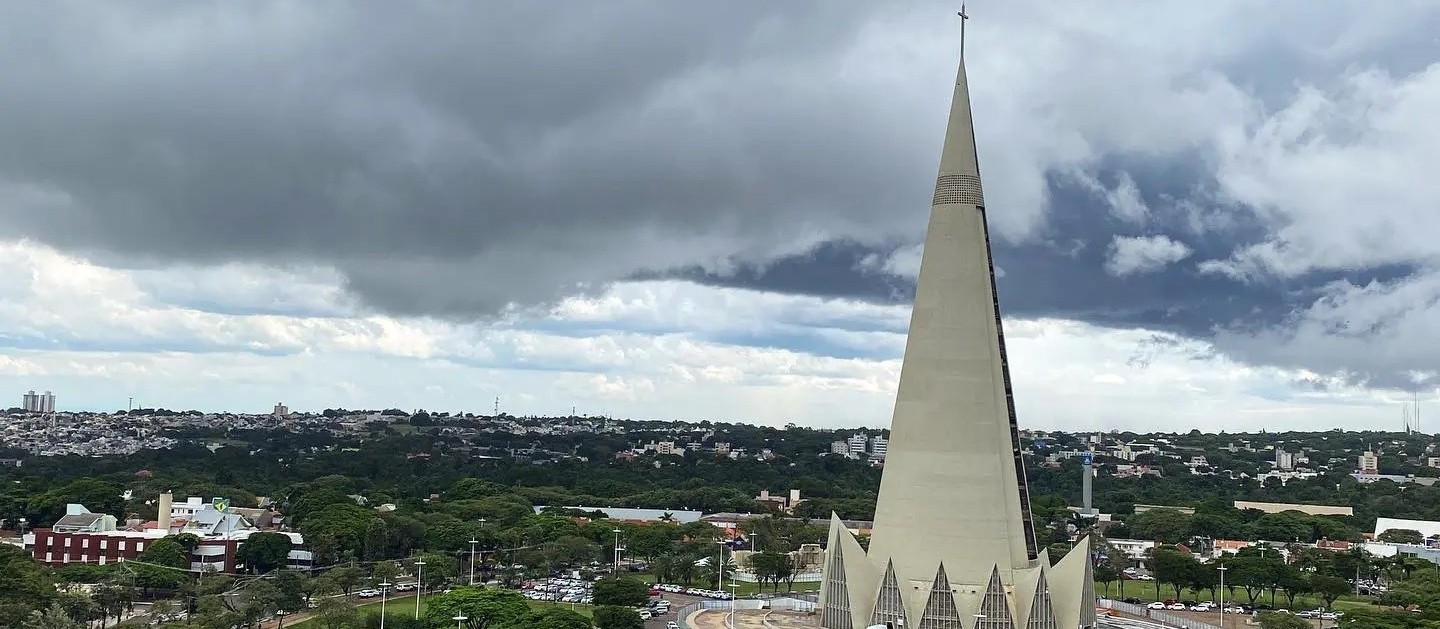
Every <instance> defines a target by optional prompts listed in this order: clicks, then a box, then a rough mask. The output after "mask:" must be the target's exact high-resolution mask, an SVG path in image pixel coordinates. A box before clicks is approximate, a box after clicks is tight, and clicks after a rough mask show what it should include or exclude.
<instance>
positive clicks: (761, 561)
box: [750, 552, 795, 591]
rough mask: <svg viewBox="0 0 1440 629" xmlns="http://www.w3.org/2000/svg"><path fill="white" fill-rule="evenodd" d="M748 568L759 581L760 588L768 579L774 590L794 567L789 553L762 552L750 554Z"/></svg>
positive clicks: (777, 589)
mask: <svg viewBox="0 0 1440 629" xmlns="http://www.w3.org/2000/svg"><path fill="white" fill-rule="evenodd" d="M750 569H751V570H753V571H754V572H755V577H756V578H757V580H759V581H760V585H761V587H762V588H763V587H764V585H765V582H766V581H770V582H771V583H773V584H774V588H775V590H776V591H779V589H780V582H781V581H782V580H785V579H786V578H788V577H789V576H790V575H791V573H793V572H794V569H795V568H794V564H793V563H792V562H791V560H790V556H789V555H787V554H785V553H777V552H763V553H756V554H754V555H751V556H750Z"/></svg>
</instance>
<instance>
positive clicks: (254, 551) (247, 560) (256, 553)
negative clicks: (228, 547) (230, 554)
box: [235, 532, 291, 574]
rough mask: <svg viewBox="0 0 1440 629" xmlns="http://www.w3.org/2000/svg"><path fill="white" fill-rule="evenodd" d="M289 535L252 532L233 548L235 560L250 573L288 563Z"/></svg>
mask: <svg viewBox="0 0 1440 629" xmlns="http://www.w3.org/2000/svg"><path fill="white" fill-rule="evenodd" d="M290 547H291V543H290V536H289V535H286V534H284V533H268V532H261V533H254V534H252V535H250V536H249V537H247V538H245V541H243V542H241V543H240V548H238V549H236V550H235V560H236V561H237V562H239V563H241V564H244V566H245V570H246V571H247V572H250V573H252V574H265V573H267V572H270V571H271V570H275V569H277V568H283V567H285V566H286V565H288V564H289V563H290Z"/></svg>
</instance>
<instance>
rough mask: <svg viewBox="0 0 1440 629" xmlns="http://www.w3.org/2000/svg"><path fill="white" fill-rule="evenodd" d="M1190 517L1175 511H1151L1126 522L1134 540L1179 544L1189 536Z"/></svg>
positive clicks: (1131, 517)
mask: <svg viewBox="0 0 1440 629" xmlns="http://www.w3.org/2000/svg"><path fill="white" fill-rule="evenodd" d="M1190 518H1191V516H1189V515H1187V514H1185V513H1184V512H1182V511H1179V510H1177V509H1151V510H1149V511H1146V512H1144V513H1137V514H1135V515H1133V516H1130V518H1129V519H1128V520H1126V524H1129V525H1130V530H1131V532H1132V533H1133V534H1134V536H1135V538H1136V539H1146V540H1156V541H1158V542H1162V543H1165V544H1179V543H1180V542H1183V541H1185V539H1186V538H1187V537H1188V536H1189V531H1190Z"/></svg>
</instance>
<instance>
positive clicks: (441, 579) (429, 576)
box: [411, 554, 460, 590]
mask: <svg viewBox="0 0 1440 629" xmlns="http://www.w3.org/2000/svg"><path fill="white" fill-rule="evenodd" d="M420 559H421V560H423V561H424V562H425V574H424V575H423V577H424V579H425V588H426V590H429V589H431V588H436V587H439V586H442V585H445V582H446V581H449V580H450V579H452V578H454V577H455V575H456V574H457V573H456V571H457V570H459V569H460V561H459V560H457V559H456V558H454V557H451V556H450V555H439V554H426V555H421V556H420ZM411 571H412V572H415V570H414V568H413V567H412V568H411Z"/></svg>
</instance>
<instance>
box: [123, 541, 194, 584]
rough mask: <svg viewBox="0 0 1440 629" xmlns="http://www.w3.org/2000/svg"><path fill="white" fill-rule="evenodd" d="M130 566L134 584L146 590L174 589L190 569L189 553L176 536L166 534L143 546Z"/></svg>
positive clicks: (184, 578) (185, 577)
mask: <svg viewBox="0 0 1440 629" xmlns="http://www.w3.org/2000/svg"><path fill="white" fill-rule="evenodd" d="M136 559H137V560H138V561H137V563H136V564H135V565H134V566H133V567H132V568H131V569H132V570H134V574H135V585H138V586H140V588H141V589H143V590H145V591H146V592H148V591H149V590H150V589H152V588H160V589H174V588H176V587H179V585H180V584H181V583H182V582H184V581H185V580H186V579H187V578H188V575H187V573H186V571H187V570H189V569H190V553H189V551H187V550H185V546H183V545H182V544H181V543H180V540H179V539H177V536H174V535H167V536H165V537H162V538H160V539H157V540H155V541H153V542H150V543H149V544H148V545H147V546H146V547H145V552H142V553H140V556H139V557H137V558H136Z"/></svg>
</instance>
